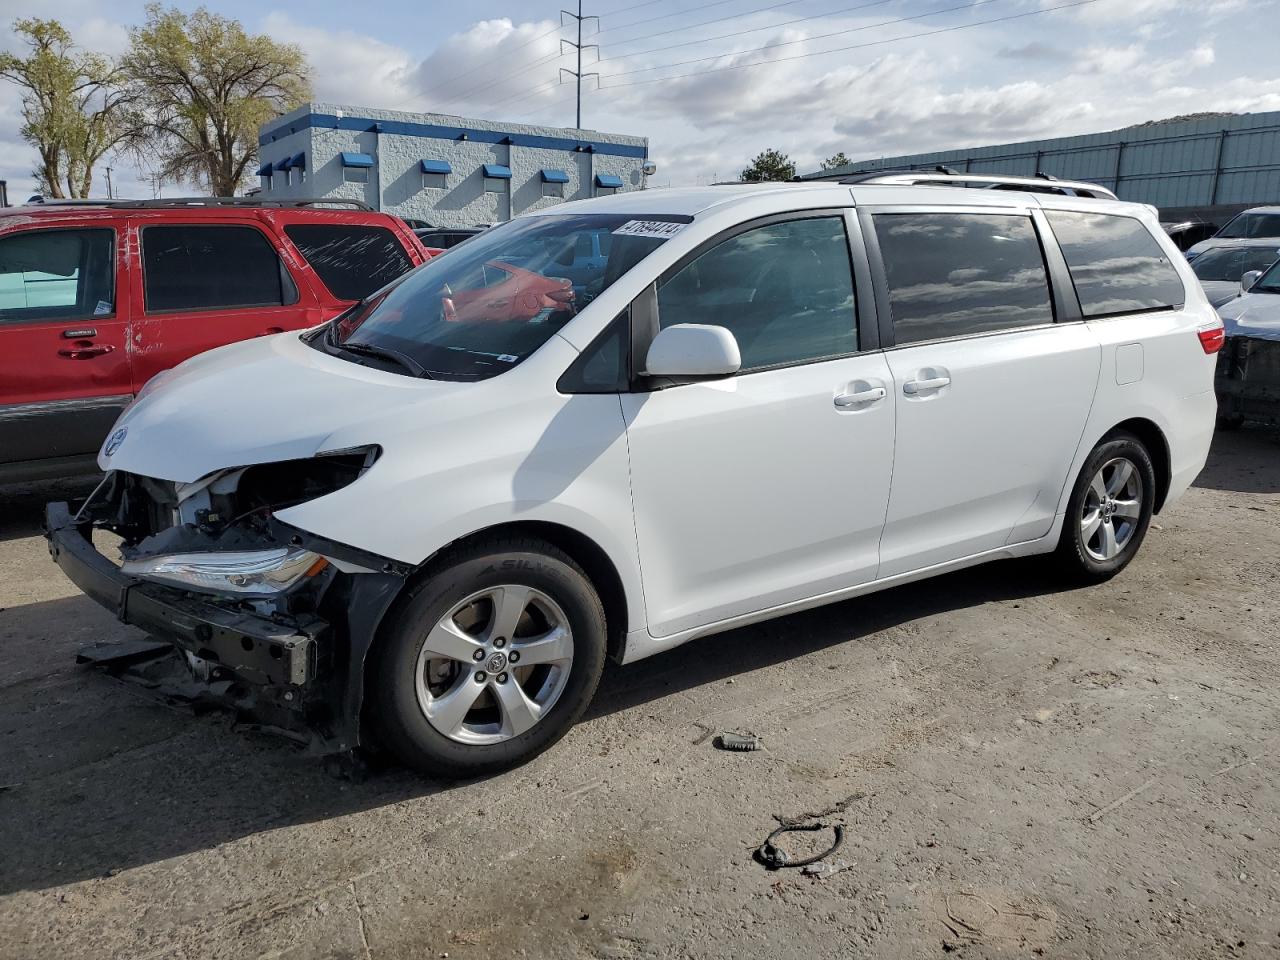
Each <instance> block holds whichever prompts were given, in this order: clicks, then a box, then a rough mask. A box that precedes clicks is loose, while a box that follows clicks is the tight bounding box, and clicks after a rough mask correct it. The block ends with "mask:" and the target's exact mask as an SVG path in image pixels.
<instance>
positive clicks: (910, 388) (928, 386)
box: [902, 377, 951, 397]
mask: <svg viewBox="0 0 1280 960" xmlns="http://www.w3.org/2000/svg"><path fill="white" fill-rule="evenodd" d="M950 382H951V378H950V377H930V378H929V379H927V380H908V381H907V382H906V383H904V384H903V385H902V392H903V393H905V394H907V395H908V396H912V397H914V396H915V395H916V394H918V393H924V392H926V391H928V390H939V389H941V388H942V387H945V386H946V385H947V384H949V383H950Z"/></svg>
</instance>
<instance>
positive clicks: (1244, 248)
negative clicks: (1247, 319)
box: [1191, 240, 1280, 307]
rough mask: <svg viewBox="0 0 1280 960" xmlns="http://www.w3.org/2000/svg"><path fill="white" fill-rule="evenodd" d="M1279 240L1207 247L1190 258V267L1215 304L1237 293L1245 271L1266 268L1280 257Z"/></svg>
mask: <svg viewBox="0 0 1280 960" xmlns="http://www.w3.org/2000/svg"><path fill="white" fill-rule="evenodd" d="M1277 244H1280V241H1277V240H1240V241H1236V242H1234V243H1230V244H1226V245H1224V246H1221V247H1214V248H1213V249H1212V250H1206V251H1205V252H1204V253H1202V254H1201V255H1200V256H1198V257H1196V258H1195V259H1194V260H1193V261H1191V270H1192V272H1194V273H1195V275H1196V278H1197V279H1198V280H1199V281H1200V286H1201V287H1203V288H1204V293H1205V296H1207V297H1208V298H1209V302H1210V303H1211V304H1213V306H1215V307H1220V306H1222V305H1223V304H1224V303H1226V302H1227V301H1228V300H1234V299H1235V298H1236V297H1238V296H1240V293H1241V289H1242V288H1241V280H1242V279H1243V278H1244V276H1245V274H1248V273H1258V274H1260V273H1261V272H1262V271H1264V270H1266V269H1267V268H1268V267H1269V266H1271V264H1273V263H1275V262H1276V259H1277V258H1280V246H1277Z"/></svg>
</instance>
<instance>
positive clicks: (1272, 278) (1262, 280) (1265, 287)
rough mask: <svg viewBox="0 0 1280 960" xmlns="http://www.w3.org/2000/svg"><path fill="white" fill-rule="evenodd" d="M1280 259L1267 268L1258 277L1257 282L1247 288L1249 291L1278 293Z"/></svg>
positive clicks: (1279, 288) (1279, 291)
mask: <svg viewBox="0 0 1280 960" xmlns="http://www.w3.org/2000/svg"><path fill="white" fill-rule="evenodd" d="M1277 267H1280V261H1276V262H1275V263H1273V264H1272V265H1271V267H1270V269H1269V270H1267V272H1266V273H1264V274H1263V275H1262V276H1260V277H1259V278H1258V282H1257V283H1255V284H1254V285H1253V286H1252V287H1250V288H1249V292H1250V293H1280V270H1277V269H1276V268H1277Z"/></svg>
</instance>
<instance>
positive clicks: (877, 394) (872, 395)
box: [835, 387, 889, 407]
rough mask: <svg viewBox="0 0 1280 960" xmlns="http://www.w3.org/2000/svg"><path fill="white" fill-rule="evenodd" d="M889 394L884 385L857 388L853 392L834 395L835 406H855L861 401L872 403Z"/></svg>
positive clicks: (861, 402)
mask: <svg viewBox="0 0 1280 960" xmlns="http://www.w3.org/2000/svg"><path fill="white" fill-rule="evenodd" d="M888 395H889V392H888V391H887V390H885V388H884V387H871V388H870V389H869V390H858V391H856V392H854V393H842V394H840V396H838V397H836V399H835V405H836V406H837V407H856V406H858V405H859V404H863V403H874V402H875V401H877V400H883V399H884V398H885V397H887V396H888Z"/></svg>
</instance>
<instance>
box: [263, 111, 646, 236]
mask: <svg viewBox="0 0 1280 960" xmlns="http://www.w3.org/2000/svg"><path fill="white" fill-rule="evenodd" d="M258 152H259V162H260V166H259V167H258V168H257V176H258V178H259V184H260V189H261V194H260V196H262V197H263V198H268V199H269V198H280V199H288V198H290V197H335V198H349V199H353V200H363V201H364V202H365V203H367V204H369V205H370V206H371V207H373V208H375V209H377V210H385V211H386V212H388V213H393V214H395V215H397V216H401V217H407V218H414V219H419V220H425V221H427V222H428V223H430V224H432V225H433V226H444V227H460V226H471V225H473V224H477V223H497V222H499V221H502V220H508V219H510V218H511V217H514V216H516V215H518V214H521V213H524V212H525V211H527V210H537V209H540V208H543V207H547V206H552V205H554V204H557V203H562V202H564V201H565V200H581V199H583V198H586V197H595V196H601V195H604V194H610V193H619V192H622V191H624V190H641V189H643V188H644V186H645V176H646V171H648V172H650V173H651V172H652V170H653V167H652V166H651V165H650V164H649V163H648V159H649V141H648V139H647V138H645V137H632V136H624V135H620V134H612V133H600V132H598V131H595V130H574V129H566V128H563V127H536V126H527V125H523V124H502V123H493V122H491V121H488V120H468V119H464V118H462V117H453V116H447V115H444V114H434V113H402V112H399V111H394V110H374V109H369V108H365V107H352V106H342V105H338V104H331V103H307V104H303V105H302V106H301V107H299V108H298V109H297V110H294V111H292V112H291V113H287V114H285V115H283V116H281V117H278V118H276V119H275V120H272V121H271V122H269V123H266V124H264V125H263V126H262V128H261V131H260V134H259V137H258Z"/></svg>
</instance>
